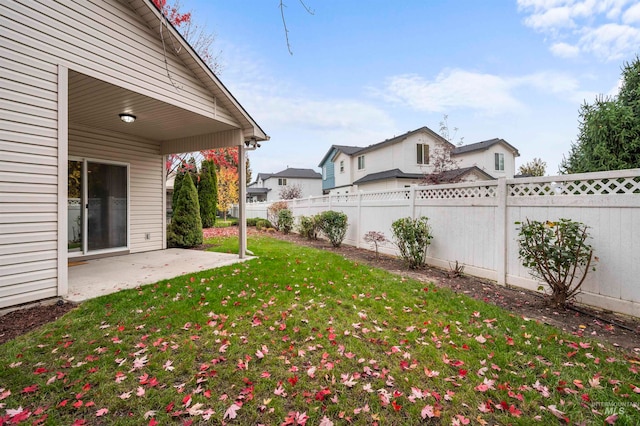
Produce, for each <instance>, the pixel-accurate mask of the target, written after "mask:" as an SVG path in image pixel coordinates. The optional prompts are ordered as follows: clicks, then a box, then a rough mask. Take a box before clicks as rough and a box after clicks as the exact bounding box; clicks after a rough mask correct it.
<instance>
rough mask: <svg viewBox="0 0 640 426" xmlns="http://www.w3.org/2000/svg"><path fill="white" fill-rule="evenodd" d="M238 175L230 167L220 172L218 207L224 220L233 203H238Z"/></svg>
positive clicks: (223, 168) (222, 168)
mask: <svg viewBox="0 0 640 426" xmlns="http://www.w3.org/2000/svg"><path fill="white" fill-rule="evenodd" d="M238 192H239V191H238V175H237V174H235V173H234V172H233V170H231V169H230V168H229V167H221V168H220V169H219V170H218V207H219V208H220V210H221V211H222V214H223V217H224V220H227V212H228V211H229V209H230V208H231V205H232V204H233V203H237V202H238Z"/></svg>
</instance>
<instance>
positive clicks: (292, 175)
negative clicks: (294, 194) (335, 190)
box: [247, 168, 322, 202]
mask: <svg viewBox="0 0 640 426" xmlns="http://www.w3.org/2000/svg"><path fill="white" fill-rule="evenodd" d="M287 186H298V187H299V188H300V190H301V198H305V197H309V196H312V195H313V196H319V195H322V175H321V174H320V173H318V172H316V171H315V170H312V169H294V168H287V169H285V170H283V171H281V172H278V173H258V176H257V178H256V180H255V181H254V182H252V183H251V184H249V185H248V186H247V201H251V202H256V201H276V200H279V199H280V198H281V197H280V191H282V189H283V188H285V187H287Z"/></svg>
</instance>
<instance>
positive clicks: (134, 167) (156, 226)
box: [69, 127, 165, 253]
mask: <svg viewBox="0 0 640 426" xmlns="http://www.w3.org/2000/svg"><path fill="white" fill-rule="evenodd" d="M69 155H70V156H73V157H80V158H89V159H92V160H107V161H115V162H119V163H128V164H129V178H130V184H129V191H130V194H129V199H130V202H131V205H130V213H129V219H130V221H131V223H130V227H129V229H130V231H131V235H130V241H129V248H130V251H131V252H132V253H136V252H141V251H149V250H160V249H162V248H163V240H162V219H163V217H162V216H163V215H164V213H165V211H164V209H163V206H162V177H163V173H164V169H163V163H162V156H161V155H160V143H159V142H153V141H148V140H145V139H140V138H134V137H132V136H130V135H124V134H119V133H115V132H105V131H98V130H92V129H88V128H82V127H77V128H76V127H73V128H71V129H69ZM147 233H149V234H150V238H149V239H148V240H147V239H145V234H147Z"/></svg>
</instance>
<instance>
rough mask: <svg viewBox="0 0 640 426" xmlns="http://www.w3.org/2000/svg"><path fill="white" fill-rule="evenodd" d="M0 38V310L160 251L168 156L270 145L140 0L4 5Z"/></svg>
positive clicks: (22, 0)
mask: <svg viewBox="0 0 640 426" xmlns="http://www.w3.org/2000/svg"><path fill="white" fill-rule="evenodd" d="M0 28H2V36H1V37H0V57H1V58H2V59H1V60H0V81H1V83H0V84H1V85H2V86H1V87H2V91H1V94H0V96H1V97H2V108H1V109H0V133H1V134H2V136H1V137H0V203H1V207H0V255H1V256H0V308H3V307H6V306H11V305H17V304H20V303H25V302H31V301H36V300H40V299H44V298H49V297H54V296H64V295H66V293H67V291H68V282H67V276H68V269H67V268H68V261H69V260H70V259H73V260H81V259H88V258H91V257H96V256H112V255H119V254H127V253H135V252H144V251H151V250H159V249H164V248H166V235H165V234H166V226H165V225H166V216H165V202H166V199H165V197H166V194H165V179H164V178H165V175H164V173H165V170H164V164H165V157H166V155H168V154H171V153H181V152H192V151H198V150H201V149H210V148H220V147H226V146H238V147H240V148H239V149H240V151H241V154H242V155H244V145H245V142H246V141H262V140H267V139H268V137H267V135H266V134H265V133H264V132H263V130H262V129H261V128H260V127H259V126H258V124H257V123H256V122H255V121H254V120H253V119H252V118H251V117H250V116H249V114H248V113H247V112H246V111H245V110H244V108H243V107H242V106H241V105H240V104H239V103H238V101H237V100H236V99H235V98H234V97H233V96H232V94H231V93H230V92H229V91H228V90H227V88H226V87H225V86H224V85H223V84H222V83H221V82H220V80H218V78H217V77H216V76H215V75H214V74H213V73H212V72H211V70H209V68H208V67H207V66H206V65H205V64H204V63H203V62H202V60H201V59H200V58H199V57H198V55H197V54H196V53H195V52H194V51H193V49H192V48H191V47H190V46H189V45H188V44H187V43H186V42H185V40H184V39H183V38H182V37H181V36H180V34H179V33H178V32H177V31H176V30H175V28H173V27H172V26H171V25H170V24H169V23H168V22H167V20H166V19H165V18H164V17H162V15H161V14H160V12H159V11H158V9H157V8H156V7H155V6H154V5H153V3H152V2H151V0H81V1H71V0H67V1H43V2H38V3H34V2H33V1H32V0H3V1H2V2H0ZM123 114H126V115H123ZM119 115H120V116H119ZM134 119H135V121H134V122H125V120H129V121H133V120H134ZM242 201H244V200H242Z"/></svg>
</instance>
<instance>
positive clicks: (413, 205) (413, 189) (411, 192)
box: [409, 185, 416, 220]
mask: <svg viewBox="0 0 640 426" xmlns="http://www.w3.org/2000/svg"><path fill="white" fill-rule="evenodd" d="M409 208H410V209H411V219H413V220H415V219H416V187H415V186H413V185H412V186H411V187H409Z"/></svg>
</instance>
